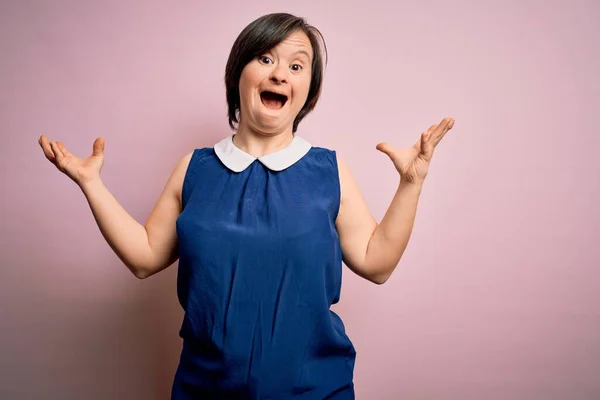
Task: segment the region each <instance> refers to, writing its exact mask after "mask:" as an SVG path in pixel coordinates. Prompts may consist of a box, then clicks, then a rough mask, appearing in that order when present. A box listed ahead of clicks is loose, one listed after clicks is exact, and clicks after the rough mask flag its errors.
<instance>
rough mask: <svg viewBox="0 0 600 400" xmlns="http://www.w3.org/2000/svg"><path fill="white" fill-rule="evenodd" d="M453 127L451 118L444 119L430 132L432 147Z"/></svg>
mask: <svg viewBox="0 0 600 400" xmlns="http://www.w3.org/2000/svg"><path fill="white" fill-rule="evenodd" d="M452 126H454V120H453V119H452V118H444V119H443V120H442V122H440V124H439V125H438V127H437V128H436V129H435V130H434V131H433V132H432V136H431V137H432V140H433V144H434V146H435V145H437V144H438V143H439V142H440V140H442V138H443V137H444V135H445V134H446V132H448V131H449V130H450V129H452Z"/></svg>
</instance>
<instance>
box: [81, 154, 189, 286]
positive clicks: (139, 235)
mask: <svg viewBox="0 0 600 400" xmlns="http://www.w3.org/2000/svg"><path fill="white" fill-rule="evenodd" d="M191 155H192V153H189V154H187V155H185V156H184V157H183V158H182V159H181V160H180V161H179V163H178V164H177V166H176V167H175V169H174V171H173V172H172V174H171V176H170V177H169V180H168V181H167V183H166V185H165V187H164V189H163V191H162V193H161V195H160V197H159V199H158V201H157V202H156V204H155V206H154V208H153V209H152V211H151V213H150V215H149V217H148V219H147V221H146V223H145V225H142V224H140V223H139V222H137V221H136V220H135V219H134V218H133V217H132V216H131V215H130V214H129V213H128V212H127V211H126V210H125V209H124V208H123V207H122V206H121V205H120V204H119V202H118V201H117V200H116V199H115V197H114V196H113V195H112V194H111V193H110V191H109V190H108V189H107V188H106V186H105V185H104V183H103V182H102V180H101V179H94V180H92V181H89V182H86V183H84V184H82V185H81V186H80V187H81V189H82V191H83V193H84V194H85V197H86V199H87V201H88V204H89V206H90V208H91V210H92V214H93V215H94V218H95V219H96V222H97V224H98V227H99V228H100V231H101V233H102V235H103V236H104V238H105V239H106V241H107V243H108V244H109V246H110V247H111V248H112V250H113V251H114V252H115V254H116V255H117V256H118V257H119V258H120V259H121V261H123V263H124V264H125V265H126V266H127V268H129V270H130V271H131V272H132V273H133V274H134V275H135V276H136V277H137V278H140V279H143V278H147V277H149V276H151V275H153V274H156V273H157V272H159V271H162V270H163V269H165V268H167V267H169V266H170V265H172V264H173V263H174V262H175V261H177V259H178V257H179V255H178V251H177V232H176V226H175V222H176V220H177V217H178V216H179V214H180V212H181V189H182V185H183V179H184V177H185V173H186V170H187V166H188V165H189V162H190V159H191Z"/></svg>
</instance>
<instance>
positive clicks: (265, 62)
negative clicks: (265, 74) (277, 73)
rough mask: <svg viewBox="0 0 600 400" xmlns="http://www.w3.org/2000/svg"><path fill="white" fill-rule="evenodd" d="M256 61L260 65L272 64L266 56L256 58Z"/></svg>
mask: <svg viewBox="0 0 600 400" xmlns="http://www.w3.org/2000/svg"><path fill="white" fill-rule="evenodd" d="M258 60H259V61H260V62H261V63H264V64H270V63H273V60H271V59H270V58H269V57H267V56H259V57H258Z"/></svg>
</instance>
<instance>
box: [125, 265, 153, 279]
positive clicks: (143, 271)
mask: <svg viewBox="0 0 600 400" xmlns="http://www.w3.org/2000/svg"><path fill="white" fill-rule="evenodd" d="M129 270H130V271H131V273H132V274H133V276H135V277H136V278H138V279H140V280H141V279H146V278H148V277H150V276H152V272H151V271H150V270H149V269H148V268H143V267H136V266H131V267H129Z"/></svg>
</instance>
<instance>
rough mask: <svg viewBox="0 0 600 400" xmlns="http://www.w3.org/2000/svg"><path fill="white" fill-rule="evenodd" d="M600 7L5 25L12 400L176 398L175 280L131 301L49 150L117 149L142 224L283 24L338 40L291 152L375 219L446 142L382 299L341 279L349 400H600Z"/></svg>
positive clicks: (210, 5) (110, 173)
mask: <svg viewBox="0 0 600 400" xmlns="http://www.w3.org/2000/svg"><path fill="white" fill-rule="evenodd" d="M392 3H394V4H392ZM599 4H600V3H598V2H596V1H592V0H589V1H583V0H581V1H567V0H563V1H552V2H541V1H519V2H517V1H499V0H495V1H487V2H485V4H484V2H478V1H475V0H472V1H466V0H464V1H453V2H445V1H440V0H437V1H436V0H428V1H422V2H417V1H410V2H409V1H402V2H391V1H388V0H379V1H375V2H366V1H364V2H347V1H344V2H342V1H339V2H336V3H334V2H326V1H302V2H281V1H266V0H261V1H218V2H201V1H173V2H167V1H163V2H148V1H141V0H139V1H128V2H121V1H116V0H113V1H96V2H91V1H87V2H81V1H75V0H73V1H37V2H35V1H12V2H11V1H3V2H2V3H1V5H0V40H1V41H0V72H1V73H0V134H1V135H2V146H1V150H0V151H1V152H2V154H1V157H0V162H1V163H2V171H3V174H2V182H1V184H2V192H3V193H4V194H3V195H2V197H1V202H2V206H1V208H0V209H1V210H2V226H1V228H0V229H1V231H0V234H1V238H2V241H1V244H0V246H1V252H0V253H1V260H0V261H1V267H2V268H1V277H0V301H1V303H0V304H1V305H2V306H1V308H0V313H1V314H0V324H1V325H0V329H1V344H0V346H1V347H0V372H1V374H0V398H2V399H145V400H147V399H150V400H152V399H165V398H168V395H169V390H170V385H171V380H172V375H173V373H174V371H175V368H176V365H177V361H178V357H179V350H180V345H181V343H180V340H179V337H178V335H177V334H178V329H179V324H180V322H181V318H182V312H181V310H180V308H179V305H178V303H177V299H176V293H175V277H176V268H177V265H176V264H175V265H173V266H172V267H171V268H169V269H168V270H166V271H164V272H162V273H160V274H158V275H156V276H154V277H152V278H150V279H148V280H144V281H139V280H137V279H136V278H134V277H133V275H132V274H131V273H130V272H129V271H127V270H126V268H125V267H124V266H123V265H122V264H121V263H120V262H119V260H118V258H117V257H116V256H115V255H114V254H113V253H112V251H111V250H110V248H109V247H108V245H107V244H106V242H105V241H104V239H103V238H102V236H101V235H100V232H99V230H98V228H97V226H96V224H95V221H94V219H93V218H92V215H91V212H90V210H89V208H88V205H87V203H86V201H85V198H84V197H83V195H82V193H81V192H80V190H79V189H78V188H77V186H76V185H74V184H73V183H72V182H71V181H70V180H69V179H68V178H67V177H66V176H64V175H62V174H60V173H59V172H58V171H57V170H56V169H55V168H54V167H53V166H52V165H51V164H50V163H49V162H48V161H47V160H46V159H45V158H44V156H43V154H42V151H41V149H40V148H39V147H38V144H37V139H38V137H39V135H40V134H42V133H43V134H46V135H48V136H49V137H50V138H51V139H60V140H62V141H63V142H64V143H65V145H66V146H67V148H69V149H70V150H71V151H73V152H74V153H76V154H78V155H88V154H89V153H90V152H91V145H92V142H93V140H94V138H96V137H97V136H100V135H102V136H104V137H105V138H106V161H105V165H104V168H103V170H102V176H103V178H104V181H105V183H106V185H107V186H108V188H109V189H110V190H111V192H112V193H113V194H114V195H115V196H116V198H117V199H118V200H119V201H120V202H121V204H122V205H123V206H124V207H125V208H126V209H127V210H128V211H129V212H130V213H131V214H132V215H133V216H134V217H135V218H136V219H138V221H140V222H143V221H145V219H146V217H147V216H148V214H149V212H150V209H151V208H152V206H153V205H154V202H155V201H156V199H157V197H158V195H159V193H160V191H161V190H162V187H163V185H164V183H165V182H166V179H167V178H168V176H169V174H170V172H171V171H172V169H173V168H174V166H175V163H176V161H177V160H178V159H179V158H180V157H181V156H182V155H183V154H185V153H186V152H189V151H191V149H193V148H194V147H202V146H211V145H212V144H214V143H215V142H216V141H218V140H219V139H221V138H222V137H224V136H225V135H228V134H229V133H230V131H229V129H228V126H227V121H226V117H225V115H226V109H225V92H224V85H223V79H222V77H223V73H224V67H225V62H226V58H227V55H228V52H229V49H230V48H231V45H232V43H233V41H234V39H235V37H236V36H237V35H238V33H239V32H240V31H241V29H242V28H243V27H244V26H245V25H246V24H248V23H249V22H250V21H252V20H253V19H255V18H257V17H258V16H260V15H262V14H265V13H269V12H276V11H287V12H292V13H295V14H298V15H302V16H305V17H307V18H308V21H309V22H310V23H312V24H314V25H316V26H317V27H318V28H319V29H320V30H321V31H322V32H323V34H324V36H325V39H326V41H327V44H328V46H329V51H330V53H329V55H330V62H329V66H328V69H327V72H326V76H325V84H324V93H323V97H322V100H321V102H320V103H319V105H318V106H317V109H316V110H315V111H314V112H313V113H312V114H310V115H309V117H308V118H307V119H306V120H305V121H304V122H302V124H301V125H300V131H299V134H300V135H302V136H304V137H305V138H306V139H308V140H309V141H311V142H312V143H313V144H315V145H319V146H325V147H330V148H334V149H336V150H337V151H338V152H339V153H340V155H341V156H342V158H344V159H345V161H346V163H347V164H348V165H349V166H350V168H351V169H352V170H353V172H354V174H355V176H356V178H357V180H358V181H359V184H360V186H361V188H362V189H363V191H364V194H365V197H366V199H367V201H368V203H369V205H370V207H371V209H372V212H373V214H374V215H375V216H376V218H378V219H380V218H381V217H382V216H383V214H384V212H385V210H386V207H387V206H388V204H389V202H390V200H391V198H392V195H393V193H394V191H395V188H396V183H397V173H396V171H395V170H394V168H393V166H392V164H391V162H390V161H389V159H387V158H386V156H385V155H384V154H382V153H379V152H378V151H376V150H375V145H376V144H377V143H378V142H381V141H389V142H392V143H394V144H396V145H398V146H406V145H411V144H412V143H413V142H414V141H415V140H416V138H417V137H418V135H419V134H420V133H421V131H422V130H424V129H426V128H427V127H428V126H429V125H430V124H433V123H437V122H438V121H439V120H440V119H441V118H443V117H446V116H451V117H453V118H455V119H456V125H455V127H454V129H453V130H452V131H451V132H450V134H449V135H448V136H447V137H446V138H445V139H444V141H443V142H442V143H441V144H440V146H439V148H438V151H437V152H436V155H435V158H434V162H433V165H432V169H431V173H430V176H429V178H428V181H427V182H426V186H425V189H424V192H423V195H422V198H421V202H420V206H419V212H418V216H417V222H416V227H415V230H414V234H413V236H412V239H411V242H410V244H409V247H408V250H407V252H406V253H405V256H404V258H403V260H402V261H401V263H400V265H399V266H398V268H397V269H396V271H395V273H394V274H393V275H392V277H391V279H390V280H389V281H388V282H387V283H386V284H385V285H383V286H376V285H373V284H371V283H369V282H367V281H366V280H362V279H361V278H359V277H357V276H354V275H353V274H352V273H351V272H350V271H349V270H347V269H345V271H344V285H343V292H342V300H341V303H340V304H339V305H338V306H336V307H335V310H336V311H337V312H339V313H340V315H341V316H342V318H343V319H344V321H345V323H346V326H347V330H348V334H349V336H350V337H351V339H352V340H353V341H354V343H355V347H356V349H357V352H358V358H357V363H356V379H355V383H356V391H357V398H358V399H410V400H413V399H415V400H416V399H418V400H433V399H444V400H445V399H449V400H458V399H460V400H470V399H477V400H496V399H498V400H517V399H519V400H520V399H523V400H538V399H539V400H553V399H561V400H562V399H568V400H579V399H598V398H600V375H599V373H600V273H599V272H598V270H599V267H600V246H599V245H598V244H597V240H598V237H599V236H598V227H599V226H600V213H599V212H598V202H599V200H600V196H599V195H600V179H599V178H598V173H599V172H600V157H599V156H598V148H599V145H600V132H599V131H598V122H597V120H596V119H595V117H597V116H598V111H600V79H599V78H598V72H599V71H600V5H599Z"/></svg>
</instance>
